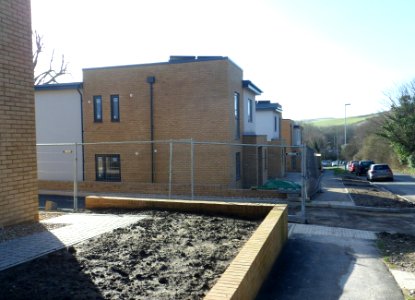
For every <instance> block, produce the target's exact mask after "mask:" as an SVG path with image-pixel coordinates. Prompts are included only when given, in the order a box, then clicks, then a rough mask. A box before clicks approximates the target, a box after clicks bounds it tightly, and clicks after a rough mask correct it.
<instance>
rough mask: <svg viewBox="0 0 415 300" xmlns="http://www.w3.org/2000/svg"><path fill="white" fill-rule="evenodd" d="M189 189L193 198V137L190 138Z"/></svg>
mask: <svg viewBox="0 0 415 300" xmlns="http://www.w3.org/2000/svg"><path fill="white" fill-rule="evenodd" d="M190 190H191V197H192V200H193V199H194V194H195V187H194V143H193V138H191V139H190Z"/></svg>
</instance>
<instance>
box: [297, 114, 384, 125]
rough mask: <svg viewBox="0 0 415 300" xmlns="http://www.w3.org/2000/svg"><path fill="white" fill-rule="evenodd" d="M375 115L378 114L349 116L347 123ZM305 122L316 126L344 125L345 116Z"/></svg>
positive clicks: (358, 121) (351, 123)
mask: <svg viewBox="0 0 415 300" xmlns="http://www.w3.org/2000/svg"><path fill="white" fill-rule="evenodd" d="M374 116H376V114H372V115H366V116H357V117H348V118H347V124H348V125H353V124H357V123H361V122H363V121H366V120H367V119H370V118H372V117H374ZM304 123H306V124H310V125H313V126H316V127H333V126H343V125H344V118H330V119H317V120H311V121H306V122H304Z"/></svg>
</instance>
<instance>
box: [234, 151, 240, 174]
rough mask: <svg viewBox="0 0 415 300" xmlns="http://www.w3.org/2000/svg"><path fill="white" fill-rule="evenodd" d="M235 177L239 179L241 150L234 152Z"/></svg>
mask: <svg viewBox="0 0 415 300" xmlns="http://www.w3.org/2000/svg"><path fill="white" fill-rule="evenodd" d="M235 174H236V175H235V179H236V180H239V179H241V152H236V154H235Z"/></svg>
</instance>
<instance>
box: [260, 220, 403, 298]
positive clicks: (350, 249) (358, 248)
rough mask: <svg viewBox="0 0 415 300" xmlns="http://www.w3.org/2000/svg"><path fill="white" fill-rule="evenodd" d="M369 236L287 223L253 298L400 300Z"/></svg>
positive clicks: (358, 231) (370, 233) (372, 236)
mask: <svg viewBox="0 0 415 300" xmlns="http://www.w3.org/2000/svg"><path fill="white" fill-rule="evenodd" d="M375 240H376V235H375V234H374V233H373V232H369V231H363V230H353V229H345V228H333V227H326V226H316V225H303V224H292V225H290V228H289V239H288V241H287V244H286V246H285V247H284V249H283V251H282V253H281V255H280V257H279V259H278V261H277V263H276V264H275V265H274V267H273V269H272V271H271V274H270V276H269V277H268V280H267V282H266V283H265V284H264V286H263V288H262V290H261V291H260V293H259V295H258V297H257V299H258V300H263V299H267V300H268V299H288V300H290V299H293V300H294V299H319V300H324V299H327V300H329V299H330V300H332V299H344V300H346V299H353V300H359V299H362V300H363V299H365V300H366V299H373V300H375V299H376V300H382V299H384V300H395V299H399V300H401V299H403V295H402V292H401V289H400V288H399V286H398V285H397V283H396V281H395V279H394V277H393V276H392V274H391V273H390V272H389V271H388V269H387V267H386V266H385V264H384V263H383V262H382V260H381V258H380V257H379V253H378V250H377V247H376V245H375Z"/></svg>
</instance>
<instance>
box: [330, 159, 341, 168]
mask: <svg viewBox="0 0 415 300" xmlns="http://www.w3.org/2000/svg"><path fill="white" fill-rule="evenodd" d="M331 166H332V167H338V166H339V161H338V160H335V161H333V162H332V163H331Z"/></svg>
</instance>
